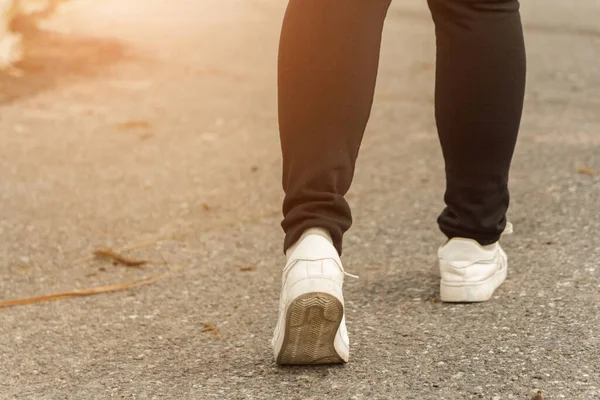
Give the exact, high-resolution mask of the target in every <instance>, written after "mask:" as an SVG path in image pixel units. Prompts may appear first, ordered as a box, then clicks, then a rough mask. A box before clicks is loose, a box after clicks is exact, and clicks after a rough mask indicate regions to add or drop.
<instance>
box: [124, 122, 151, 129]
mask: <svg viewBox="0 0 600 400" xmlns="http://www.w3.org/2000/svg"><path fill="white" fill-rule="evenodd" d="M117 128H119V129H123V130H129V129H148V128H150V123H149V122H148V121H142V120H139V121H126V122H121V123H120V124H117Z"/></svg>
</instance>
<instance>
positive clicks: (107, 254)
mask: <svg viewBox="0 0 600 400" xmlns="http://www.w3.org/2000/svg"><path fill="white" fill-rule="evenodd" d="M94 256H96V257H97V258H109V259H111V260H113V261H114V263H115V264H122V265H126V266H128V267H141V266H142V265H144V264H146V263H147V262H148V261H143V260H135V259H133V258H126V257H123V256H122V255H120V254H118V253H115V252H114V251H113V250H111V249H100V250H96V251H95V252H94Z"/></svg>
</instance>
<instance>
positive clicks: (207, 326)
mask: <svg viewBox="0 0 600 400" xmlns="http://www.w3.org/2000/svg"><path fill="white" fill-rule="evenodd" d="M202 325H203V326H204V328H202V333H204V332H210V333H212V334H213V335H218V334H219V328H217V327H216V326H214V325H213V324H211V323H210V322H205V323H203V324H202Z"/></svg>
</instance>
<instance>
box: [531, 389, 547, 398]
mask: <svg viewBox="0 0 600 400" xmlns="http://www.w3.org/2000/svg"><path fill="white" fill-rule="evenodd" d="M531 400H544V396H542V392H540V391H538V392H537V393H536V394H535V395H534V396H533V397H532V398H531Z"/></svg>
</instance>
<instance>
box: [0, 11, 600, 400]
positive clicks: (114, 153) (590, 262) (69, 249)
mask: <svg viewBox="0 0 600 400" xmlns="http://www.w3.org/2000/svg"><path fill="white" fill-rule="evenodd" d="M524 3H526V4H524V5H523V18H524V20H525V23H526V33H527V44H528V50H529V81H528V92H527V103H526V110H525V117H524V121H523V129H522V135H521V138H520V141H519V145H518V149H517V153H516V155H515V161H514V169H513V171H512V207H511V210H510V219H511V221H512V222H513V223H514V225H515V230H516V232H515V234H514V235H513V236H510V237H507V238H506V239H505V240H504V241H503V243H504V245H505V248H506V250H507V252H508V253H509V257H510V263H511V264H510V270H509V278H508V281H507V282H506V284H505V285H504V286H502V288H501V289H500V290H499V291H498V292H497V295H496V296H495V297H494V298H493V299H492V300H491V301H490V302H489V303H486V304H478V305H445V304H441V303H440V302H439V301H438V300H437V299H438V272H437V270H436V250H437V246H438V245H439V244H440V243H441V242H442V241H443V237H442V235H441V234H440V233H439V232H438V230H437V226H436V224H435V218H436V216H437V214H438V212H439V211H440V209H441V207H442V194H443V189H444V180H443V164H442V157H441V152H440V149H439V145H438V141H437V137H436V133H435V127H434V121H433V111H432V89H433V73H434V70H433V62H434V54H435V53H434V38H433V26H432V23H431V20H430V17H429V15H428V13H427V8H426V4H425V2H424V1H422V2H412V1H408V0H397V1H395V3H394V5H393V6H392V9H391V10H390V12H389V18H388V21H387V25H386V32H385V39H384V45H383V54H382V61H381V73H380V76H379V81H378V88H377V94H376V101H375V105H374V109H373V113H372V120H371V123H370V124H369V127H368V132H367V134H366V137H365V143H364V147H363V149H362V152H361V157H360V160H359V166H358V170H357V174H356V181H355V185H354V186H353V188H352V191H351V194H350V195H349V201H350V202H351V204H352V206H353V209H354V214H355V220H356V223H355V225H354V227H353V229H352V230H351V231H350V232H349V234H348V236H347V238H346V241H345V246H346V247H345V253H344V260H345V263H346V269H347V271H349V272H351V273H354V274H358V275H360V279H359V280H352V279H349V280H348V282H347V284H346V305H347V320H348V329H349V334H350V338H351V341H352V354H351V362H350V363H349V364H347V365H345V366H335V367H315V368H304V367H302V368H301V367H291V368H279V367H277V366H276V365H275V364H274V362H273V359H272V354H271V350H270V347H269V340H270V338H271V333H272V330H273V327H274V325H275V322H276V310H277V302H278V296H279V288H280V270H281V268H282V262H283V256H282V253H281V242H282V232H281V230H280V228H279V221H280V202H281V198H282V193H281V189H280V187H281V186H280V155H279V141H278V135H277V120H276V115H277V114H276V97H275V95H276V90H275V68H276V50H277V43H278V37H277V36H278V33H279V30H280V23H281V18H282V15H283V12H284V8H285V2H284V1H283V0H238V1H235V0H187V1H186V0H170V1H159V0H143V1H142V0H139V1H133V0H129V1H123V0H103V1H92V0H78V1H73V2H71V3H67V4H65V5H64V7H63V8H62V9H61V10H60V12H59V13H58V15H57V16H56V18H54V19H53V20H52V21H50V22H49V23H48V24H49V25H50V28H53V29H57V28H58V29H60V31H59V32H55V33H53V34H36V33H35V32H33V31H32V32H30V33H29V35H28V39H27V40H28V55H27V58H26V60H25V61H24V63H23V64H22V65H21V68H22V70H23V71H24V75H23V76H22V77H20V78H19V77H15V76H9V75H6V76H1V77H0V143H1V145H0V301H6V300H11V299H17V298H25V297H30V296H39V295H46V294H53V293H59V292H68V291H72V290H75V289H86V288H91V287H99V286H103V285H112V284H121V283H124V282H130V281H135V280H139V279H144V278H147V277H152V276H156V275H160V274H163V273H165V272H167V271H168V272H169V276H168V277H167V278H165V279H162V280H160V281H158V282H155V283H153V284H151V285H146V286H143V287H138V288H134V289H131V290H128V291H120V292H115V293H111V294H100V295H96V296H90V297H78V298H70V299H63V300H59V301H54V302H45V303H40V304H32V305H25V306H18V307H10V308H2V309H0V399H34V400H42V399H52V400H54V399H85V400H91V399H109V398H132V399H319V400H321V399H369V400H371V399H437V400H439V399H446V400H450V399H457V400H460V399H490V400H492V399H493V400H505V399H527V398H530V397H531V394H532V393H533V392H534V391H535V390H538V389H539V390H542V392H543V393H544V395H545V397H546V399H547V400H548V399H550V400H554V399H568V400H574V399H586V400H587V399H589V400H592V399H598V398H600V368H599V367H598V366H599V365H600V317H599V315H600V293H599V292H600V265H599V263H598V260H600V212H599V210H600V208H599V207H600V114H599V112H598V111H599V110H600V69H599V68H598V65H600V28H599V26H598V20H599V18H600V3H598V2H597V1H595V0H577V1H576V2H566V1H563V0H527V1H526V2H524ZM594 172H595V173H594ZM126 246H133V247H137V248H136V249H133V250H130V251H123V252H122V253H123V254H124V255H126V256H128V257H134V258H137V259H142V260H147V261H149V263H148V264H146V265H144V266H143V267H142V268H130V267H123V266H114V265H112V263H110V262H107V261H105V260H99V259H98V260H96V259H94V260H91V261H89V260H88V261H86V260H85V259H84V260H83V261H79V262H76V261H77V260H79V259H81V258H84V257H86V256H88V255H90V254H91V253H92V252H93V251H95V250H97V249H99V248H103V247H111V248H113V249H115V250H120V249H122V248H123V247H126Z"/></svg>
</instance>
